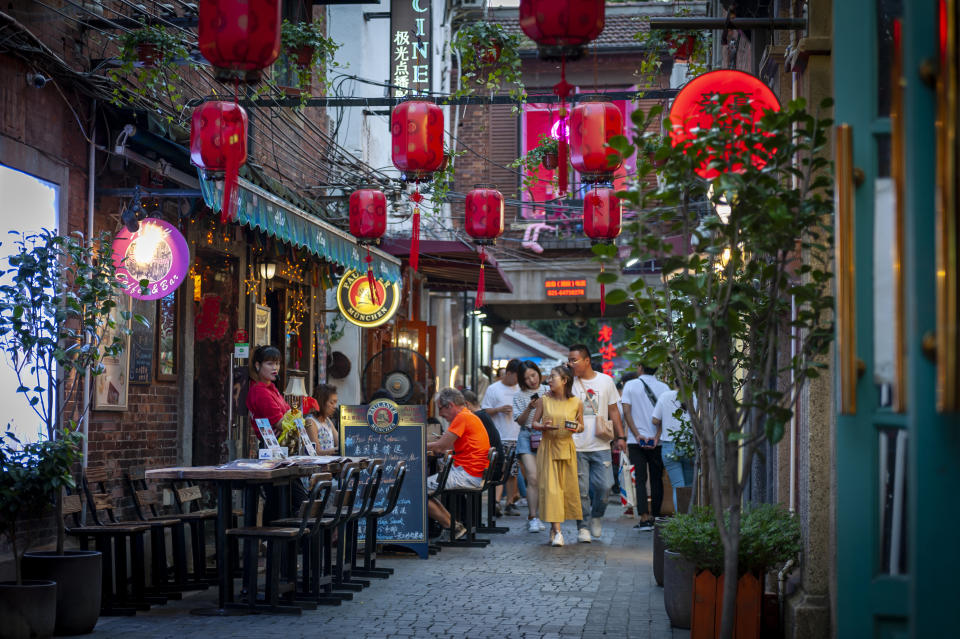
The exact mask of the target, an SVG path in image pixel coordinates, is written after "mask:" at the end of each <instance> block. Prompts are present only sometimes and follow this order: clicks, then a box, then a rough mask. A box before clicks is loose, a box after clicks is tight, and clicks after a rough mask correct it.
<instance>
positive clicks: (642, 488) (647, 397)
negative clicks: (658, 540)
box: [621, 364, 670, 530]
mask: <svg viewBox="0 0 960 639" xmlns="http://www.w3.org/2000/svg"><path fill="white" fill-rule="evenodd" d="M656 372H657V368H656V366H648V365H645V364H640V377H638V378H636V379H631V380H630V381H629V382H627V383H626V384H625V385H624V387H623V398H622V400H621V402H622V403H623V416H624V418H625V419H626V421H627V428H628V429H629V435H628V436H627V450H628V452H629V455H630V463H631V464H633V468H634V475H635V476H636V478H637V514H638V515H640V523H638V524H637V525H636V526H634V528H636V529H638V530H653V520H654V518H655V517H659V516H660V507H661V506H662V505H663V456H662V455H661V446H660V438H661V434H662V431H661V426H660V424H659V423H657V424H656V425H654V422H653V408H654V407H655V406H656V405H657V399H658V398H659V397H660V396H661V395H663V394H664V393H666V392H668V391H669V390H670V387H669V386H667V385H666V384H664V383H663V382H661V381H660V380H659V379H657V378H656V377H654V374H655V373H656ZM647 469H649V470H650V500H651V502H653V503H652V504H651V507H650V509H649V510H648V508H647ZM651 510H652V511H653V512H652V513H651V512H650V511H651Z"/></svg>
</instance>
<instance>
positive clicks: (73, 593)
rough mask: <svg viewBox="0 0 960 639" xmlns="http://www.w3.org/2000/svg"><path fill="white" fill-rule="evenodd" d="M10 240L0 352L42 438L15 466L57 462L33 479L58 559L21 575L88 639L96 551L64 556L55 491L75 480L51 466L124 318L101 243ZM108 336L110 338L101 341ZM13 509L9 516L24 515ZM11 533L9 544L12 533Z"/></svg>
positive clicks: (68, 443) (69, 441)
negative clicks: (46, 588)
mask: <svg viewBox="0 0 960 639" xmlns="http://www.w3.org/2000/svg"><path fill="white" fill-rule="evenodd" d="M12 237H13V245H14V246H15V247H16V248H17V251H16V252H15V253H13V254H12V255H10V257H9V258H7V264H6V265H3V267H2V271H3V275H4V283H3V284H2V285H0V348H2V349H3V351H5V354H6V356H7V360H8V362H9V363H10V365H11V366H12V367H13V371H14V373H15V374H16V377H17V380H18V383H19V386H18V388H17V392H19V393H22V394H23V395H24V398H25V401H26V402H27V403H28V405H29V406H30V407H31V408H32V409H33V411H34V412H35V413H36V416H37V419H38V422H40V423H41V424H42V429H43V431H44V434H45V437H46V441H43V442H40V443H38V444H36V445H35V446H36V447H35V448H34V447H28V448H27V450H28V451H30V452H29V453H28V454H25V455H24V454H16V455H14V456H13V459H19V460H21V461H23V462H24V463H27V462H30V463H33V462H36V463H39V460H40V458H41V457H43V456H44V455H47V454H48V453H49V454H53V453H56V455H54V456H53V460H47V461H44V462H43V465H41V466H39V467H38V468H37V469H36V472H41V471H42V472H43V474H44V477H46V480H45V481H46V484H45V487H44V489H45V491H46V492H44V494H45V495H49V496H50V497H51V498H52V500H53V505H54V509H53V510H54V513H55V514H54V517H55V521H54V524H55V528H56V537H57V539H56V549H55V550H52V551H37V552H27V553H26V554H25V556H24V565H23V568H24V573H25V575H26V576H27V577H28V578H31V577H32V578H44V579H52V580H54V581H56V582H57V583H58V584H59V588H58V589H57V615H56V624H57V632H58V633H59V634H83V633H87V632H91V631H92V630H93V627H94V625H96V621H97V617H98V616H99V610H100V574H101V557H100V553H99V552H96V551H80V550H66V549H65V548H64V544H65V534H64V533H65V531H64V522H63V515H62V513H63V508H62V497H63V494H62V491H61V490H59V489H58V486H59V487H63V486H69V485H71V482H72V478H71V476H70V471H69V469H68V471H67V472H66V474H63V475H60V474H57V473H60V471H62V470H63V469H62V467H61V466H59V465H57V464H54V461H57V462H64V461H65V460H66V459H67V456H68V455H67V453H68V452H69V451H71V450H74V449H75V448H76V439H75V437H76V435H71V433H76V432H77V431H78V430H81V429H82V426H81V425H82V424H83V422H84V420H86V419H87V416H88V409H89V406H88V405H87V403H86V402H85V401H83V400H84V399H86V398H84V397H83V396H82V388H83V387H84V379H85V377H86V375H87V374H88V373H89V374H90V375H91V376H95V375H99V374H100V373H102V372H103V364H102V359H103V358H104V357H113V356H116V355H118V354H119V353H120V351H121V350H122V348H123V340H122V339H121V336H122V335H124V334H126V333H129V328H128V326H127V322H129V320H130V319H131V315H130V313H128V312H126V311H121V312H120V313H119V314H116V313H115V311H116V306H117V302H118V300H119V299H121V296H122V295H123V293H122V286H121V284H120V283H119V282H118V281H117V279H116V272H115V268H114V265H113V263H112V261H111V259H110V258H109V256H110V255H111V250H110V241H111V236H110V235H109V234H108V233H104V234H101V235H99V236H98V237H96V238H92V239H86V238H84V237H83V236H82V235H81V234H79V233H75V234H72V235H69V236H61V235H57V234H56V233H54V232H53V231H49V230H43V231H41V232H39V233H37V234H30V235H23V234H17V233H13V234H12ZM143 284H144V282H141V286H142V285H143ZM117 316H119V317H120V318H121V322H119V323H120V324H122V325H118V321H117V320H116V319H115V317H117ZM136 319H137V321H140V322H142V323H146V322H145V320H144V319H143V318H140V317H137V318H136ZM108 330H109V331H110V334H112V335H113V337H112V338H111V339H109V340H105V339H104V335H105V333H106V332H107V331H108ZM10 450H13V449H10ZM11 454H12V453H11ZM51 468H53V470H51ZM18 472H24V473H26V472H27V471H26V470H22V471H18ZM41 483H43V482H41ZM10 498H11V499H13V500H16V498H17V496H16V495H13V496H11V497H10ZM41 503H42V502H37V504H36V505H37V506H39V505H41ZM10 504H11V505H10V508H11V512H14V511H17V512H19V511H18V510H17V509H20V508H21V507H24V506H22V505H19V504H17V503H15V501H12V502H10ZM8 530H12V531H13V534H16V530H15V529H12V528H11V529H8Z"/></svg>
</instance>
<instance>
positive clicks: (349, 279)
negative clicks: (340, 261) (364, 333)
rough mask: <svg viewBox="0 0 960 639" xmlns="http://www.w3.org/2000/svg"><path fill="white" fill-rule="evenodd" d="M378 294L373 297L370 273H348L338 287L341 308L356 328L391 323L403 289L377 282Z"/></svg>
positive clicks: (392, 284) (393, 284) (338, 303)
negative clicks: (368, 275) (368, 274)
mask: <svg viewBox="0 0 960 639" xmlns="http://www.w3.org/2000/svg"><path fill="white" fill-rule="evenodd" d="M375 281H376V286H377V294H376V296H373V295H371V294H370V281H369V279H368V277H367V274H366V273H363V272H361V271H355V270H353V269H351V270H348V271H347V272H345V273H344V274H343V277H342V278H341V279H340V284H339V285H338V286H337V306H339V307H340V312H341V313H342V314H343V316H344V317H346V318H347V320H348V321H350V322H351V323H352V324H356V325H357V326H360V327H361V328H373V327H374V326H380V325H381V324H383V323H384V322H387V321H389V320H390V318H391V317H393V314H394V313H396V312H397V307H398V306H399V305H400V289H399V288H398V287H397V285H396V284H395V283H394V282H385V281H383V280H380V279H377V280H375Z"/></svg>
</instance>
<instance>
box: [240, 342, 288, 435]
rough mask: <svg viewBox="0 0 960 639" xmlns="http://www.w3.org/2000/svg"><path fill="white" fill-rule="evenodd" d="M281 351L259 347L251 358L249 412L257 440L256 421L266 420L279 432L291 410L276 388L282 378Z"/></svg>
mask: <svg viewBox="0 0 960 639" xmlns="http://www.w3.org/2000/svg"><path fill="white" fill-rule="evenodd" d="M281 361H282V358H281V355H280V349H278V348H277V347H276V346H258V347H257V348H256V349H255V350H254V351H253V357H252V358H250V390H248V391H247V410H249V411H250V423H251V425H252V426H253V429H254V432H255V433H256V434H257V438H258V439H259V438H260V431H259V430H257V423H256V420H258V419H266V420H267V421H269V422H270V425H271V426H272V427H273V432H274V433H276V432H277V424H279V423H280V420H281V419H283V416H284V415H285V414H286V413H287V411H288V410H290V405H289V404H287V402H286V400H284V399H283V395H281V394H280V391H279V390H277V387H276V386H274V382H275V381H276V380H277V378H278V377H279V376H280V362H281Z"/></svg>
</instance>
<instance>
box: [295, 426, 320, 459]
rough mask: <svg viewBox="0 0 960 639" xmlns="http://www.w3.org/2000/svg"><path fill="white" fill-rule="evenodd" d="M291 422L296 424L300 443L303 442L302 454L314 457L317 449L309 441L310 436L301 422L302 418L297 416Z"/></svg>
mask: <svg viewBox="0 0 960 639" xmlns="http://www.w3.org/2000/svg"><path fill="white" fill-rule="evenodd" d="M293 423H295V424H296V425H297V432H298V433H300V443H301V444H303V450H304V454H305V455H307V456H308V457H316V455H317V449H316V448H314V447H313V442H312V441H310V436H309V435H307V427H306V426H305V425H304V423H303V418H302V417H297V418H296V419H295V420H293Z"/></svg>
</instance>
